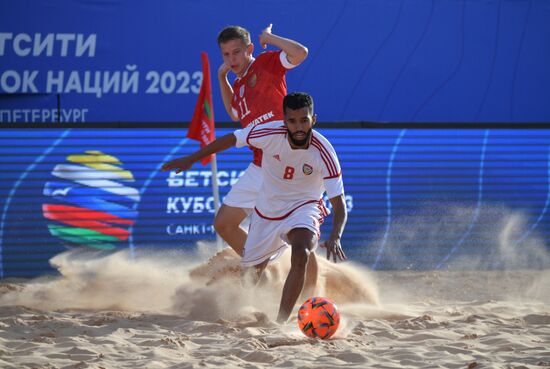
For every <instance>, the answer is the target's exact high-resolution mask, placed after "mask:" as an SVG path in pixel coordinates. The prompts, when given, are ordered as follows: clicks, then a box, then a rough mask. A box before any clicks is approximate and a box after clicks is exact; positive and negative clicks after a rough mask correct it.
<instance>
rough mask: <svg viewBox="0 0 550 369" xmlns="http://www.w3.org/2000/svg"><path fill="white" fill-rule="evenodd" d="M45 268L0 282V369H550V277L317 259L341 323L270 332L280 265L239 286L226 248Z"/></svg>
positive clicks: (322, 289) (80, 258)
mask: <svg viewBox="0 0 550 369" xmlns="http://www.w3.org/2000/svg"><path fill="white" fill-rule="evenodd" d="M212 254H213V253H212V252H211V251H210V250H209V249H208V248H205V249H204V250H203V251H202V252H200V253H199V254H198V255H181V254H179V253H164V254H159V253H158V252H155V253H150V254H147V253H142V254H140V255H137V256H135V255H134V256H131V255H130V254H129V253H127V252H119V253H117V254H113V255H109V256H102V257H97V256H95V257H90V256H89V255H86V254H75V253H73V252H67V253H64V254H61V255H58V256H56V257H55V258H53V259H52V261H51V263H52V265H54V266H56V267H57V268H58V270H59V272H60V275H59V276H49V277H44V278H39V279H33V280H3V281H2V282H1V283H0V367H1V368H219V367H225V368H250V369H252V368H273V367H276V368H366V367H367V368H543V367H550V270H501V271H472V270H469V271H392V272H372V271H368V270H366V269H365V268H364V267H361V266H360V265H355V264H353V263H348V262H346V263H343V264H337V265H335V264H332V263H328V262H326V261H324V260H322V258H320V261H319V263H320V279H319V284H318V290H317V291H315V293H316V294H318V295H320V296H327V297H330V298H332V299H334V300H335V301H336V302H337V304H338V307H339V310H340V312H341V315H342V323H341V326H340V328H339V330H338V332H337V333H336V335H335V336H334V337H333V339H330V340H327V341H320V340H312V339H308V338H306V337H305V336H304V335H303V334H302V333H301V332H300V331H299V330H298V328H297V325H296V320H295V318H294V317H292V319H291V320H290V321H289V322H288V323H287V324H285V325H277V324H276V323H275V322H274V319H275V317H276V314H277V309H278V304H279V299H280V289H281V285H282V281H283V280H284V276H285V275H286V270H287V268H288V264H289V261H288V256H284V257H283V258H282V260H280V261H279V262H278V263H276V264H275V265H273V266H271V267H270V268H269V269H268V273H267V276H266V279H265V280H263V281H262V286H261V287H260V288H257V289H251V288H246V289H243V288H242V287H241V284H240V282H239V279H238V278H237V275H238V260H237V259H236V257H235V256H234V255H232V253H231V252H229V251H224V252H223V253H221V254H218V255H217V256H216V257H214V258H212V259H210V260H209V261H208V260H207V259H208V256H209V255H212Z"/></svg>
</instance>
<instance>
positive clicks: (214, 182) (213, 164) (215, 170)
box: [210, 154, 223, 251]
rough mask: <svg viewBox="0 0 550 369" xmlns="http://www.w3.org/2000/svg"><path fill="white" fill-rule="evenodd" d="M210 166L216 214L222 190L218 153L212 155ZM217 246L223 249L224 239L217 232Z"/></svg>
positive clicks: (219, 249)
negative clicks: (220, 190)
mask: <svg viewBox="0 0 550 369" xmlns="http://www.w3.org/2000/svg"><path fill="white" fill-rule="evenodd" d="M210 168H211V170H212V195H213V197H214V214H218V210H220V192H219V190H218V161H217V159H216V154H214V155H212V161H211V162H210ZM216 248H217V249H218V251H221V250H222V249H223V240H222V238H221V237H220V235H219V234H218V232H216Z"/></svg>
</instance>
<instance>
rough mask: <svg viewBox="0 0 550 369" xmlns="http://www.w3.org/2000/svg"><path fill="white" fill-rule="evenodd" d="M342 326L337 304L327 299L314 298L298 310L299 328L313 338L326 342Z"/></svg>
mask: <svg viewBox="0 0 550 369" xmlns="http://www.w3.org/2000/svg"><path fill="white" fill-rule="evenodd" d="M339 325H340V313H339V312H338V308H337V307H336V304H335V303H334V302H332V301H331V300H329V299H327V298H326V297H312V298H310V299H308V300H307V301H306V302H304V304H303V305H302V306H301V307H300V309H299V310H298V327H300V330H301V331H302V332H304V334H305V335H306V336H308V337H311V338H320V339H322V340H326V339H328V338H330V337H331V336H332V335H333V334H334V333H336V330H337V329H338V326H339Z"/></svg>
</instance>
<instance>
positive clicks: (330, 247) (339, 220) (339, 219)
mask: <svg viewBox="0 0 550 369" xmlns="http://www.w3.org/2000/svg"><path fill="white" fill-rule="evenodd" d="M329 201H330V203H331V205H332V214H333V219H332V232H331V233H330V237H329V238H328V240H326V241H325V242H323V243H322V244H321V245H320V246H321V247H323V248H326V249H327V260H330V257H331V255H332V259H333V261H334V262H335V263H336V261H337V259H340V260H346V259H347V257H346V254H344V250H343V249H342V245H341V244H340V239H341V238H342V233H344V227H345V225H346V220H347V218H348V212H347V209H346V202H345V197H344V194H342V195H340V196H336V197H333V198H332V199H330V200H329Z"/></svg>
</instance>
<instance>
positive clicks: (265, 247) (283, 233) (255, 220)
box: [241, 201, 328, 267]
mask: <svg viewBox="0 0 550 369" xmlns="http://www.w3.org/2000/svg"><path fill="white" fill-rule="evenodd" d="M327 215H328V210H327V209H326V208H325V206H324V204H323V202H322V201H321V202H314V203H309V204H306V205H303V206H301V207H299V208H297V209H295V210H294V211H293V212H292V213H291V214H290V215H288V216H287V217H286V218H283V219H280V220H271V219H266V218H265V217H262V215H260V214H259V213H258V211H257V210H255V211H254V212H253V213H252V219H251V220H250V228H249V230H248V237H247V238H246V243H245V245H244V252H243V258H242V259H241V264H242V266H244V267H249V266H254V265H258V264H261V263H262V262H264V261H265V260H268V259H269V260H270V261H272V260H275V259H277V258H278V257H279V256H281V255H282V254H283V252H284V251H285V249H286V248H287V247H289V246H290V245H289V242H288V238H287V234H288V232H290V231H291V230H293V229H294V228H307V229H309V230H310V231H312V232H314V233H315V234H316V235H317V237H319V236H320V226H321V224H322V223H323V221H324V219H325V217H326V216H327Z"/></svg>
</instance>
